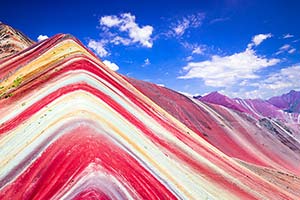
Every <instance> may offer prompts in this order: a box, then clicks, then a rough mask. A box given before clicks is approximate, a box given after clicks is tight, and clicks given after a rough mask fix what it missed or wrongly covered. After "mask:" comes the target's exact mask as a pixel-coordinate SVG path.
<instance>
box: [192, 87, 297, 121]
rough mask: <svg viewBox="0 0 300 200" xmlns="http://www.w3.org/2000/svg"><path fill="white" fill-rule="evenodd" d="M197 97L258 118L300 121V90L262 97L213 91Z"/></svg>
mask: <svg viewBox="0 0 300 200" xmlns="http://www.w3.org/2000/svg"><path fill="white" fill-rule="evenodd" d="M195 98H196V99H198V100H200V101H203V102H208V103H213V104H218V105H222V106H225V107H227V108H230V109H233V110H236V111H240V112H244V113H248V114H251V115H252V116H253V117H256V118H258V119H259V118H263V117H270V118H274V119H278V120H281V121H286V122H297V123H299V122H300V117H299V109H300V102H299V101H300V92H297V91H294V90H292V91H290V92H289V93H287V94H283V95H282V96H276V97H272V98H270V99H268V100H262V99H241V98H234V99H231V98H229V97H227V96H225V95H223V94H220V93H218V92H212V93H210V94H208V95H205V96H203V97H195Z"/></svg>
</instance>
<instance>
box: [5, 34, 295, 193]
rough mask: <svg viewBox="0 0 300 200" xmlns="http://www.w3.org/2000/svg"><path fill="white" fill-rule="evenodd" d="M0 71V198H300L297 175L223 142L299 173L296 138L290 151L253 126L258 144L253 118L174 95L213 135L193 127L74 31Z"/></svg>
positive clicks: (35, 48) (30, 50)
mask: <svg viewBox="0 0 300 200" xmlns="http://www.w3.org/2000/svg"><path fill="white" fill-rule="evenodd" d="M0 77H1V79H0V80H1V82H0V98H1V99H0V105H1V107H0V113H1V115H0V145H1V149H0V188H1V189H0V199H89V198H90V199H93V198H94V199H95V198H98V199H241V198H242V199H264V198H266V199H296V198H297V192H296V191H294V189H295V190H296V189H297V188H298V182H297V181H295V182H294V183H290V185H291V186H293V187H290V188H291V189H290V191H289V190H286V189H284V187H281V186H279V185H278V184H274V183H273V182H272V181H270V180H268V179H266V178H263V177H262V176H260V175H259V174H258V173H254V170H253V169H252V168H253V167H252V168H251V167H249V166H252V165H247V166H245V165H246V164H244V162H240V161H239V160H238V159H237V158H239V157H238V156H237V157H233V156H231V155H230V153H224V152H222V150H221V149H222V148H224V151H225V152H227V151H229V150H230V145H231V143H228V144H227V141H230V139H231V141H233V143H235V144H236V145H237V146H238V148H240V149H237V150H241V149H242V148H245V150H244V151H243V152H246V153H248V155H251V156H252V158H250V159H249V160H247V161H249V162H252V163H254V164H258V165H261V166H263V167H266V168H268V169H269V168H272V169H273V170H275V171H276V172H277V171H278V172H282V171H288V172H289V173H291V174H292V173H294V174H298V175H299V165H298V164H299V153H298V152H297V151H298V148H299V147H298V146H297V144H296V143H295V144H294V143H292V144H294V146H292V147H293V148H294V150H292V149H291V148H289V147H287V146H285V145H283V144H282V142H281V141H280V140H278V139H276V137H277V136H273V135H272V134H271V133H270V134H268V135H266V136H264V135H262V132H259V133H258V134H257V135H258V136H257V137H258V138H259V141H262V142H265V145H266V147H262V146H263V145H260V146H259V142H257V141H255V138H256V136H255V135H253V132H251V131H250V130H251V127H252V124H253V123H254V124H255V122H252V121H251V119H249V118H243V117H244V116H243V115H239V114H237V113H235V112H233V111H231V110H229V109H226V108H221V107H220V106H214V105H208V104H204V103H201V102H195V101H192V100H191V99H187V98H185V97H183V98H182V96H180V97H179V98H180V99H182V102H183V103H182V104H178V105H186V107H185V106H183V107H180V108H179V109H180V110H181V111H184V110H185V108H187V107H188V106H189V105H193V106H194V108H197V109H198V110H199V112H200V114H196V115H199V116H200V118H195V120H198V121H199V120H202V121H203V122H201V121H200V123H198V125H199V127H203V124H204V125H205V124H206V125H205V126H209V127H210V126H211V125H210V123H213V124H214V125H213V126H212V127H210V128H208V127H207V129H211V131H210V132H209V133H204V132H202V130H201V129H197V127H196V126H195V128H193V129H195V130H191V129H190V128H188V127H187V126H185V125H184V124H182V123H181V122H180V121H179V120H177V119H176V118H174V117H173V116H172V115H171V114H172V112H174V111H173V110H172V109H173V108H176V105H175V104H173V105H169V106H170V107H171V108H172V109H170V110H171V111H172V112H171V111H170V110H168V112H167V111H166V110H167V109H166V110H164V107H165V105H164V104H163V103H161V104H159V105H157V104H156V103H155V102H154V100H155V101H156V99H158V98H156V99H155V98H153V99H152V97H153V96H152V94H151V92H152V91H151V90H150V91H148V92H149V94H147V93H146V92H143V93H144V94H143V93H141V92H140V91H139V90H137V89H140V88H138V87H137V86H138V84H133V85H132V83H133V82H134V81H129V82H128V79H127V80H126V79H125V78H124V77H122V76H120V75H118V74H117V73H115V72H113V71H111V70H110V69H109V68H108V67H106V66H105V65H104V64H103V63H102V62H101V61H100V60H99V59H98V58H97V57H95V56H94V55H93V54H92V53H91V52H90V51H88V50H87V49H86V48H85V47H84V46H83V45H82V44H81V43H80V42H79V41H78V40H77V39H75V38H74V37H71V36H70V35H62V34H61V35H56V36H54V37H52V38H50V39H48V40H46V41H43V42H40V43H37V44H34V45H33V46H31V47H30V48H28V49H25V50H24V51H21V52H20V53H18V54H16V55H14V56H12V57H10V58H9V59H4V60H2V61H0ZM150 85H151V84H150ZM134 86H136V87H137V89H136V88H135V87H134ZM152 86H153V85H151V86H149V88H150V89H151V87H152ZM152 88H154V87H152ZM145 89H146V90H147V88H145ZM156 89H157V91H158V92H159V93H160V95H161V94H166V95H173V96H176V94H174V92H173V91H171V90H167V91H165V90H162V89H161V88H156ZM163 92H165V93H163ZM145 94H146V95H147V96H148V97H149V98H148V97H147V96H145ZM167 97H171V96H167ZM151 99H152V100H151ZM171 100H172V99H171V98H166V99H163V100H162V102H167V103H168V102H169V101H171ZM187 109H188V108H187ZM186 111H189V110H186ZM174 113H175V112H174ZM187 114H188V112H186V113H185V115H182V116H183V117H185V116H186V115H187ZM191 115H192V113H191ZM187 120H189V118H187ZM235 120H236V121H235ZM247 120H250V121H249V122H247ZM195 122H197V121H195ZM236 122H240V123H241V125H235V124H236ZM193 123H194V122H192V123H190V124H193ZM198 125H197V126H198ZM245 125H247V126H249V127H247V128H249V129H247V130H249V131H246V130H244V129H246V128H243V126H245ZM223 126H224V128H221V127H223ZM266 127H268V128H269V127H270V125H269V124H268V125H266ZM227 128H229V129H231V128H232V130H229V129H228V130H227ZM280 128H281V127H279V129H280ZM262 129H263V130H267V129H266V128H262ZM217 130H219V132H218V131H217ZM225 130H226V131H225ZM254 130H255V131H256V130H258V131H259V130H260V129H259V127H255V129H254ZM272 130H273V129H272ZM224 131H225V132H224ZM236 131H238V133H239V134H236ZM277 132H278V131H277ZM254 133H256V132H254ZM279 133H280V132H279ZM284 133H285V131H283V132H282V133H280V134H284ZM205 134H207V135H208V134H209V137H210V135H213V134H215V135H214V136H213V137H214V138H215V139H214V140H213V141H215V142H219V143H220V145H223V146H224V147H222V148H221V147H220V148H216V147H215V146H214V145H213V144H214V143H213V141H210V140H208V139H204V138H203V137H205ZM248 134H249V135H248ZM221 135H222V136H221ZM219 136H221V137H219ZM248 136H249V137H250V138H248ZM223 138H224V141H223V140H222V139H223ZM261 139H262V140H261ZM248 145H249V146H248ZM269 145H270V146H269ZM271 145H275V146H276V149H274V148H273V146H271ZM216 146H217V145H216ZM226 148H227V149H226ZM255 154H257V155H256V156H255ZM283 154H284V155H285V156H283ZM266 155H268V156H270V158H269V159H268V160H266V161H264V159H265V158H267V157H266ZM240 159H243V155H242V153H240ZM250 168H251V169H250ZM258 168H259V167H258ZM266 171H267V170H266ZM265 174H267V173H265ZM293 176H294V175H293ZM295 177H297V176H295ZM296 180H298V179H296ZM283 185H284V184H283Z"/></svg>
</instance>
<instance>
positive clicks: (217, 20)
mask: <svg viewBox="0 0 300 200" xmlns="http://www.w3.org/2000/svg"><path fill="white" fill-rule="evenodd" d="M227 20H230V18H229V17H220V18H215V19H213V20H211V21H210V22H209V23H210V24H215V23H218V22H224V21H227Z"/></svg>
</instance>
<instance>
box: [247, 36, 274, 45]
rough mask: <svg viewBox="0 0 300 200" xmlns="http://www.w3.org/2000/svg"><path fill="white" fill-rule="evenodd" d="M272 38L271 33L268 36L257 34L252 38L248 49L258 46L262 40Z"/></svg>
mask: <svg viewBox="0 0 300 200" xmlns="http://www.w3.org/2000/svg"><path fill="white" fill-rule="evenodd" d="M270 37H272V34H271V33H268V34H258V35H255V36H254V37H253V38H252V43H250V44H248V48H252V47H253V46H258V45H260V44H261V43H262V42H263V41H264V40H266V39H268V38H270Z"/></svg>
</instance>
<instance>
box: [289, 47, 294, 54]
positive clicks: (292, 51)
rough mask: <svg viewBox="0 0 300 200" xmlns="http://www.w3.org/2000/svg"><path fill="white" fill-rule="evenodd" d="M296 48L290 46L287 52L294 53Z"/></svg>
mask: <svg viewBox="0 0 300 200" xmlns="http://www.w3.org/2000/svg"><path fill="white" fill-rule="evenodd" d="M295 51H296V49H295V48H292V49H290V50H289V51H288V53H290V54H292V53H295Z"/></svg>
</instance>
